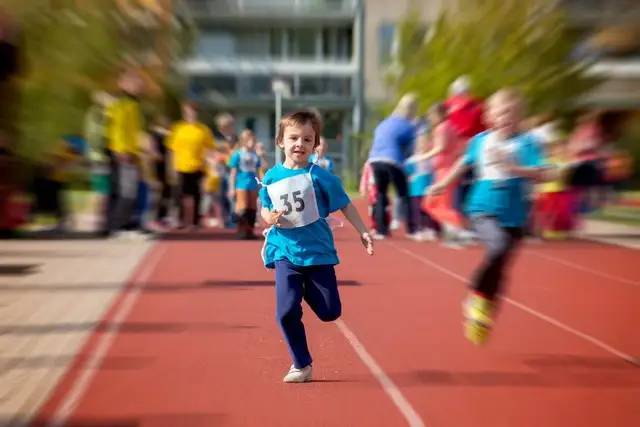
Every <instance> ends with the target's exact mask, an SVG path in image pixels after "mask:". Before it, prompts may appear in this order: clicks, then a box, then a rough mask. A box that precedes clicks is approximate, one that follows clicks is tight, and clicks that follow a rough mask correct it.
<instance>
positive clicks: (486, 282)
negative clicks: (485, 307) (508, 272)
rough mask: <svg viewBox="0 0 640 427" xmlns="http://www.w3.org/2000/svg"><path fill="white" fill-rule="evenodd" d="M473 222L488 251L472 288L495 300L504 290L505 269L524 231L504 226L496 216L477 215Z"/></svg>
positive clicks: (475, 275)
mask: <svg viewBox="0 0 640 427" xmlns="http://www.w3.org/2000/svg"><path fill="white" fill-rule="evenodd" d="M472 222H473V227H474V229H475V230H476V232H477V233H478V239H479V240H480V242H481V243H482V244H483V245H484V247H485V249H486V253H485V256H484V259H483V261H482V264H480V266H479V267H478V268H477V269H476V271H475V274H474V277H473V281H472V282H471V288H472V289H473V290H474V291H476V292H478V293H480V294H482V295H483V296H484V297H486V298H488V299H490V300H493V299H495V297H496V295H497V294H499V293H500V291H501V290H502V285H503V282H504V270H505V268H506V266H507V263H508V262H509V260H510V259H511V257H512V255H513V253H514V250H515V248H516V247H517V245H518V243H519V242H520V240H521V239H522V235H523V231H522V228H519V227H502V226H500V224H499V223H498V221H497V219H496V218H494V217H486V216H483V217H476V218H473V220H472Z"/></svg>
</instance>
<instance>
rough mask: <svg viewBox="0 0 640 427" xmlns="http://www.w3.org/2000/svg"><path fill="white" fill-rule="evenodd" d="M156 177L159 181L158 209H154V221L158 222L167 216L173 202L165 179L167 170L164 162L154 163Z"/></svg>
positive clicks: (169, 187) (167, 181) (170, 190)
mask: <svg viewBox="0 0 640 427" xmlns="http://www.w3.org/2000/svg"><path fill="white" fill-rule="evenodd" d="M156 177H157V178H158V181H160V191H159V193H160V194H159V195H158V196H159V197H158V209H156V220H158V221H160V220H162V219H164V218H166V217H167V215H169V210H170V209H171V204H172V202H173V191H172V188H171V185H170V184H169V180H168V179H167V168H166V165H165V163H164V162H158V163H156Z"/></svg>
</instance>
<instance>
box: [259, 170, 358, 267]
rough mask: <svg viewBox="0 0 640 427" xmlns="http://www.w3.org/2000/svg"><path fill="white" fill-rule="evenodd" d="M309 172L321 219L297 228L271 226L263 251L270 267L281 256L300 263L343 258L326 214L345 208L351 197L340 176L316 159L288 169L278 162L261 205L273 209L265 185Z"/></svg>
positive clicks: (332, 261)
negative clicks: (314, 161)
mask: <svg viewBox="0 0 640 427" xmlns="http://www.w3.org/2000/svg"><path fill="white" fill-rule="evenodd" d="M307 173H310V174H311V180H312V182H313V189H314V191H315V195H316V197H315V198H316V203H317V206H318V213H319V216H320V219H319V220H317V221H315V222H313V223H311V224H308V225H305V226H302V227H298V228H281V227H272V228H271V229H270V230H269V232H268V234H267V237H266V239H265V243H264V247H263V254H262V255H263V261H264V265H265V266H266V267H267V268H274V267H275V262H276V261H279V260H282V259H286V260H288V261H289V262H291V263H292V264H295V265H300V266H310V265H335V264H338V263H339V262H340V261H339V259H338V253H337V252H336V248H335V245H334V242H333V234H332V232H331V229H330V228H329V225H328V224H327V221H326V218H327V217H328V216H329V214H330V213H332V212H335V211H337V210H340V209H343V208H345V207H346V206H347V205H349V203H351V200H349V196H347V194H346V193H345V191H344V188H343V187H342V183H341V182H340V179H339V178H338V177H337V176H335V175H332V174H331V173H329V172H327V171H326V170H324V169H323V168H321V167H318V166H317V165H314V164H313V163H309V165H308V166H307V167H306V168H304V169H289V168H287V167H285V166H284V165H283V164H279V165H275V166H274V167H272V168H271V169H269V170H268V171H267V173H266V174H265V176H264V179H263V180H262V184H263V187H262V188H261V189H260V200H261V202H262V206H263V207H264V208H267V209H269V210H273V203H272V201H271V198H270V197H269V192H268V190H267V187H266V186H268V185H271V184H274V183H276V182H278V181H280V180H283V179H285V178H290V177H293V176H296V175H301V174H307ZM293 200H295V195H294V197H293Z"/></svg>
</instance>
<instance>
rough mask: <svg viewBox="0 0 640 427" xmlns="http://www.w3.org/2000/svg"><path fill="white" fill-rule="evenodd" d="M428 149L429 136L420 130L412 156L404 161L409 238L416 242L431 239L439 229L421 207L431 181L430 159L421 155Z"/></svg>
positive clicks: (433, 238)
mask: <svg viewBox="0 0 640 427" xmlns="http://www.w3.org/2000/svg"><path fill="white" fill-rule="evenodd" d="M428 151H429V136H428V134H427V133H426V132H422V133H421V134H420V135H419V136H418V140H417V143H416V147H415V152H414V154H413V156H411V157H409V158H408V159H407V160H406V161H405V163H404V171H405V173H406V174H407V178H408V181H409V231H410V234H409V236H408V237H409V238H410V239H412V240H415V241H418V242H423V241H433V240H435V239H436V232H437V230H438V229H439V227H438V224H437V223H436V222H435V220H434V219H432V218H431V216H430V215H429V214H428V213H427V212H426V211H425V210H424V209H423V208H422V199H423V198H424V196H425V194H426V193H427V190H428V189H429V186H430V185H431V183H432V181H433V170H432V168H431V159H427V160H424V159H422V158H421V157H422V156H423V155H424V154H425V153H427V152H428Z"/></svg>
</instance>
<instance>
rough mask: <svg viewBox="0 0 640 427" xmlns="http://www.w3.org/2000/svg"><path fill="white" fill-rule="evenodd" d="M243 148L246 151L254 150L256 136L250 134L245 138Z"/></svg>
mask: <svg viewBox="0 0 640 427" xmlns="http://www.w3.org/2000/svg"><path fill="white" fill-rule="evenodd" d="M244 148H246V149H247V150H248V151H255V150H256V138H255V137H254V136H250V137H249V138H247V140H246V141H245V143H244Z"/></svg>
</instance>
